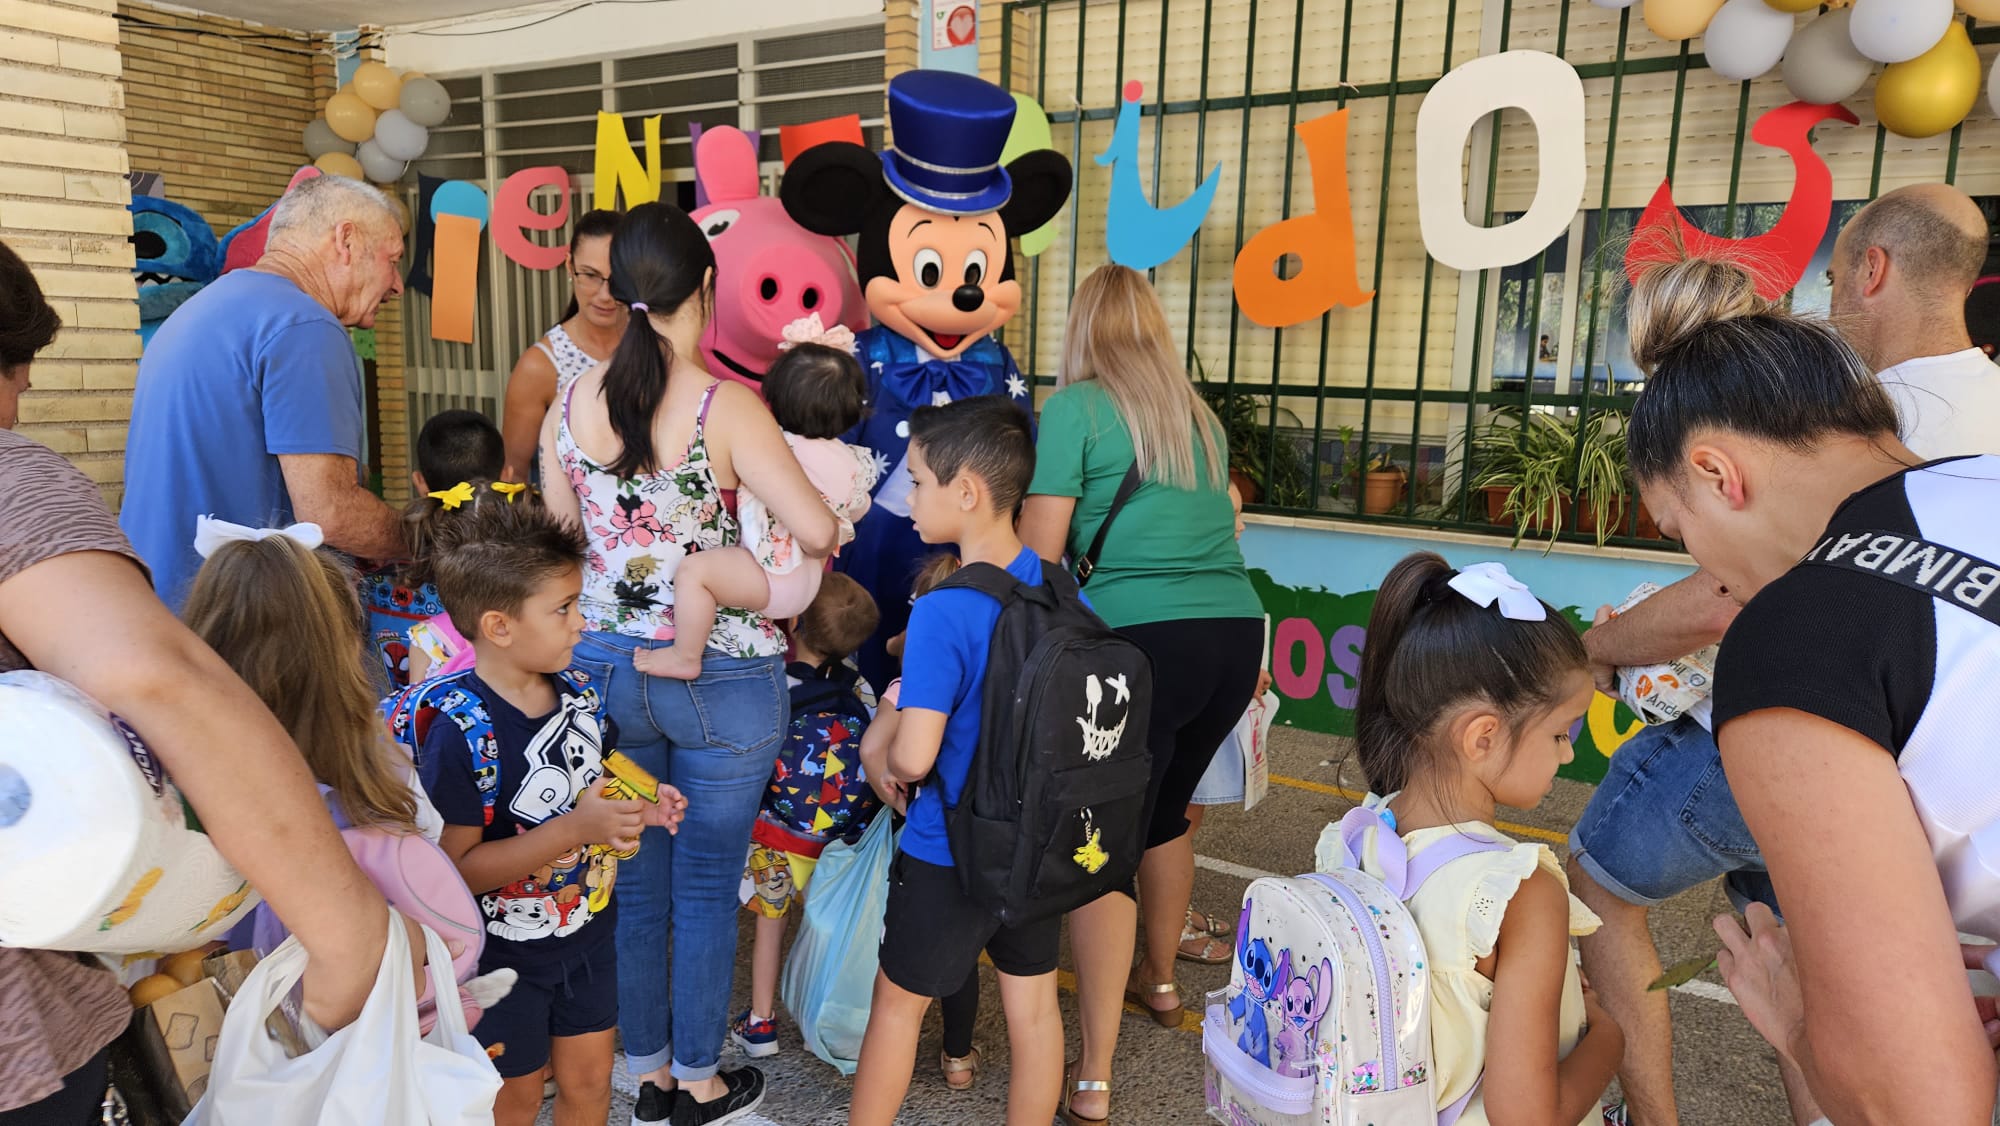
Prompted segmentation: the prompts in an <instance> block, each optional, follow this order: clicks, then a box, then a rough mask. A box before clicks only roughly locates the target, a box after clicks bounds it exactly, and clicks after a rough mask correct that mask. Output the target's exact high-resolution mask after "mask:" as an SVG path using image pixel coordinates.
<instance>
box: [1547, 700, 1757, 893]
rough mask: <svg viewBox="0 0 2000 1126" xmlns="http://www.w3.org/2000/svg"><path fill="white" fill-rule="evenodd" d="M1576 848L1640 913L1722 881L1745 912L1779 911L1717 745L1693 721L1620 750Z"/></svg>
mask: <svg viewBox="0 0 2000 1126" xmlns="http://www.w3.org/2000/svg"><path fill="white" fill-rule="evenodd" d="M1569 848H1570V855H1571V856H1572V857H1574V858H1575V859H1576V861H1577V863H1579V864H1581V865H1582V866H1583V869H1584V871H1586V872H1588V873H1589V874H1590V877H1591V879H1593V880H1596V881H1597V883H1598V885H1599V886H1600V887H1602V888H1604V889H1605V890H1606V891H1608V892H1610V893H1612V894H1613V895H1616V896H1617V897H1618V898H1620V899H1623V900H1625V901H1626V902H1627V903H1632V904H1636V905H1638V906H1641V907H1653V906H1657V905H1659V904H1660V903H1663V902H1665V901H1666V900H1668V899H1671V898H1673V897H1674V896H1676V895H1679V894H1680V893H1681V892H1684V891H1686V890H1688V889H1689V888H1692V887H1698V886H1700V885H1701V884H1704V883H1707V882H1708V881H1709V880H1712V879H1715V878H1716V877H1717V876H1724V877H1727V888H1728V892H1729V898H1730V901H1731V902H1732V903H1734V904H1736V906H1737V907H1738V908H1742V907H1744V906H1747V905H1748V904H1749V903H1751V902H1752V901H1755V902H1761V903H1763V904H1765V905H1766V906H1768V907H1770V908H1771V909H1772V910H1773V911H1775V910H1777V907H1778V902H1777V897H1776V896H1775V895H1774V894H1773V893H1772V890H1771V878H1770V876H1769V875H1768V874H1767V873H1766V872H1765V871H1764V857H1763V854H1762V853H1760V852H1758V851H1757V842H1756V841H1755V840H1753V839H1751V836H1750V829H1749V827H1748V826H1746V825H1744V824H1743V814H1742V813H1741V812H1739V811H1738V810H1737V808H1736V798H1735V796H1734V795H1733V794H1731V793H1730V792H1729V782H1728V780H1727V779H1726V778H1724V777H1723V774H1722V753H1721V751H1719V750H1718V749H1717V748H1716V745H1715V737H1714V736H1712V735H1710V734H1709V733H1708V732H1707V731H1706V730H1704V729H1703V728H1702V726H1701V725H1700V724H1699V723H1696V722H1695V721H1694V720H1692V719H1687V718H1682V719H1678V720H1675V721H1674V722H1672V723H1669V724H1662V725H1659V726H1655V727H1647V728H1645V729H1644V730H1642V731H1640V732H1639V734H1637V735H1635V736H1633V737H1632V739H1631V740H1630V741H1629V742H1627V743H1626V744H1625V745H1624V746H1621V747H1619V748H1618V750H1617V752H1616V753H1615V754H1613V755H1612V756H1611V766H1610V768H1609V769H1608V770H1606V772H1605V774H1604V781H1602V782H1600V783H1598V784H1597V791H1596V793H1594V794H1592V795H1591V798H1590V805H1589V806H1587V807H1585V809H1584V811H1583V816H1582V817H1580V818H1578V819H1577V823H1576V828H1575V829H1574V830H1572V831H1571V832H1570V835H1569Z"/></svg>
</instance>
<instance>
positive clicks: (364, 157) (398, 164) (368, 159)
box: [354, 137, 408, 184]
mask: <svg viewBox="0 0 2000 1126" xmlns="http://www.w3.org/2000/svg"><path fill="white" fill-rule="evenodd" d="M354 159H356V160H358V161H360V162H361V170H362V171H363V172H366V173H367V174H368V178H369V179H370V180H372V181H374V182H375V183H378V184H393V183H395V182H396V181H398V180H400V179H402V178H403V169H405V168H407V167H408V163H407V162H406V161H401V160H397V159H396V158H395V157H393V156H390V155H389V154H387V153H385V152H383V151H382V146H380V145H378V144H376V143H375V139H374V138H373V137H370V138H369V139H367V140H365V141H363V142H361V144H360V145H358V146H356V147H355V149H354Z"/></svg>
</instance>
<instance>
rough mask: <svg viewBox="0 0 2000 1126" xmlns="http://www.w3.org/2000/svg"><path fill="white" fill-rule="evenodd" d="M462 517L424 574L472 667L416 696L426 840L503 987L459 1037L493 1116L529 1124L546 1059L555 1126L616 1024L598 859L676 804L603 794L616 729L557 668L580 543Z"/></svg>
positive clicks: (595, 1096) (597, 1100)
mask: <svg viewBox="0 0 2000 1126" xmlns="http://www.w3.org/2000/svg"><path fill="white" fill-rule="evenodd" d="M464 518H465V519H466V520H467V521H469V522H470V523H469V524H468V526H467V527H465V528H463V529H462V530H461V531H462V534H454V536H453V537H452V542H451V543H450V545H449V546H447V547H445V548H444V549H442V550H440V551H439V552H437V553H436V555H435V556H433V558H432V569H433V574H434V575H435V576H436V581H437V586H438V594H439V596H440V597H441V598H442V599H443V601H444V605H445V609H446V610H447V611H448V612H449V613H450V614H451V615H452V619H453V621H455V622H463V623H464V624H465V625H464V632H465V633H466V635H467V636H468V637H469V638H470V639H471V641H472V645H473V647H474V649H475V650H477V652H478V654H479V660H478V664H477V666H476V669H472V670H467V671H465V672H461V673H455V674H452V675H451V676H448V677H444V678H440V679H439V680H437V681H435V682H433V683H432V685H430V686H428V687H427V688H426V689H425V690H424V698H423V707H422V709H421V710H420V711H419V712H418V714H417V715H416V717H415V719H414V721H413V722H414V725H415V727H416V732H417V734H416V736H415V738H416V742H417V745H418V747H419V753H418V770H419V773H420V774H421V776H422V778H423V783H424V788H425V789H426V790H427V791H428V792H429V793H430V796H431V801H432V802H433V803H434V804H435V805H436V806H437V810H438V813H439V815H440V816H441V817H442V818H443V820H444V833H443V835H442V837H441V838H440V839H439V841H438V845H439V847H441V848H443V849H444V851H445V853H446V855H448V856H450V857H451V858H452V860H453V861H454V862H456V863H457V865H458V871H459V874H460V875H461V876H463V877H464V878H465V883H466V886H467V887H469V888H470V889H471V890H472V892H473V894H474V895H475V896H477V897H478V899H479V906H480V910H481V913H482V914H484V916H485V918H486V945H485V950H484V952H483V953H482V954H481V955H480V959H479V968H480V972H481V973H490V972H492V971H493V970H496V969H501V968H508V969H512V970H514V971H516V972H517V973H518V974H519V975H520V976H519V979H518V980H517V981H516V983H515V985H514V989H513V992H511V993H509V994H508V995H507V997H506V999H505V1000H503V1001H501V1002H500V1003H499V1004H497V1005H495V1006H494V1007H493V1008H491V1009H488V1010H487V1011H486V1014H485V1016H484V1017H482V1018H481V1020H480V1022H479V1027H478V1029H477V1030H476V1035H477V1036H478V1038H479V1042H480V1043H481V1044H484V1045H485V1046H486V1049H487V1053H488V1054H489V1055H491V1056H492V1057H493V1062H494V1065H495V1067H497V1068H498V1069H499V1072H500V1075H501V1078H502V1079H503V1080H504V1082H503V1083H502V1085H501V1088H500V1094H499V1097H498V1099H497V1100H496V1101H495V1104H494V1109H493V1114H494V1121H495V1123H497V1124H498V1126H529V1124H531V1123H533V1122H534V1120H535V1116H536V1115H537V1113H539V1111H540V1110H541V1105H542V1076H543V1069H544V1067H547V1066H549V1065H551V1064H553V1067H554V1071H555V1081H556V1088H557V1092H556V1120H557V1121H558V1122H583V1121H591V1122H602V1121H603V1120H604V1119H605V1118H606V1117H607V1116H608V1115H609V1114H610V1110H611V1063H612V1039H613V1037H614V1036H615V1031H614V1030H615V1029H616V1028H617V1025H618V960H617V957H616V952H615V950H614V949H613V934H614V931H615V929H616V928H615V926H614V914H613V913H614V908H615V904H614V902H613V900H612V894H611V893H612V886H613V884H614V883H615V881H616V879H617V874H618V861H617V858H616V856H614V855H612V853H611V850H613V849H616V850H619V851H626V850H630V849H634V848H637V847H638V845H639V833H640V830H641V829H643V828H644V827H645V826H647V825H649V824H657V825H662V826H664V827H666V828H667V829H668V830H669V831H672V830H674V829H675V828H677V827H678V825H679V822H680V817H681V814H682V812H683V811H684V810H685V809H686V806H687V802H686V800H685V799H683V798H682V797H681V795H680V792H679V791H678V790H676V789H674V788H673V787H672V786H667V785H661V786H660V787H659V788H658V791H657V793H656V797H657V799H658V800H657V802H656V803H648V802H646V801H641V800H637V799H634V800H629V801H619V800H613V799H611V798H608V797H606V796H605V793H604V790H605V785H604V781H603V780H604V774H605V759H606V758H607V757H608V756H609V755H611V753H612V749H613V744H614V743H615V742H616V739H617V729H616V727H615V726H613V725H612V723H611V722H610V720H609V719H608V718H606V717H603V716H602V701H601V699H600V697H599V695H598V692H597V689H595V688H594V687H592V686H591V684H590V680H589V678H588V677H586V676H584V675H583V674H582V673H580V672H577V671H575V670H573V669H571V668H570V667H569V662H570V654H571V651H572V650H573V649H574V648H575V646H576V642H577V638H578V637H580V636H581V635H582V633H583V616H582V615H581V614H579V613H578V612H577V609H576V599H577V595H578V594H579V593H580V592H581V590H582V586H583V563H584V558H585V551H586V544H585V542H584V539H583V535H582V533H581V532H579V531H578V530H577V529H575V528H573V527H571V526H570V525H568V524H565V523H563V522H562V520H561V519H560V518H558V517H557V516H555V515H553V514H552V513H550V512H549V511H548V510H547V509H546V508H543V507H542V506H540V505H528V504H489V505H482V506H480V507H479V508H477V509H475V510H473V511H471V512H468V513H466V514H465V516H464ZM482 720H483V721H484V722H480V721H482Z"/></svg>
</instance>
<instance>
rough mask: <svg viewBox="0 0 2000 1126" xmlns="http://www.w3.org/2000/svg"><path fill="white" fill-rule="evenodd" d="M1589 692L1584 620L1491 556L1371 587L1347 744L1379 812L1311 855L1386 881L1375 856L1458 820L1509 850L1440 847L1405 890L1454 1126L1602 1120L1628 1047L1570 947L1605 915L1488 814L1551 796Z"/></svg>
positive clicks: (1438, 833)
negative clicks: (1603, 1100) (1426, 968)
mask: <svg viewBox="0 0 2000 1126" xmlns="http://www.w3.org/2000/svg"><path fill="white" fill-rule="evenodd" d="M1591 691H1592V689H1591V680H1590V673H1589V669H1588V666H1587V663H1586V660H1585V656H1584V650H1583V643H1582V641H1581V639H1580V638H1579V637H1578V636H1577V633H1576V631H1575V630H1574V629H1572V628H1571V626H1570V625H1569V623H1568V622H1567V621H1565V620H1564V619H1563V618H1562V616H1561V615H1559V614H1557V613H1556V612H1555V611H1554V610H1551V609H1549V607H1548V606H1547V605H1546V604H1544V603H1543V602H1542V601H1541V600H1540V599H1539V598H1536V597H1535V595H1534V593H1533V592H1532V591H1530V590H1528V588H1527V587H1525V586H1522V585H1521V584H1520V583H1518V582H1516V581H1514V579H1513V578H1512V577H1511V576H1509V575H1508V574H1507V572H1506V569H1505V568H1503V567H1501V566H1500V565H1499V564H1497V563H1480V564H1473V565H1471V566H1469V567H1467V568H1465V569H1464V570H1462V571H1461V570H1454V569H1453V568H1452V567H1451V565H1450V564H1448V563H1446V562H1445V561H1444V560H1443V559H1442V558H1440V557H1439V556H1437V555H1434V554H1431V553H1429V552H1420V553H1417V554H1413V555H1410V556H1409V557H1407V558H1405V559H1404V560H1403V561H1402V562H1400V563H1398V564H1397V565H1396V566H1395V568H1394V569H1393V570H1391V571H1390V572H1389V576H1388V578H1387V579H1385V580H1383V583H1382V586H1381V589H1380V590H1379V591H1378V592H1377V594H1376V597H1375V608H1374V612H1373V613H1372V615H1371V616H1370V618H1369V622H1368V645H1367V647H1366V648H1365V649H1364V650H1363V655H1362V665H1361V686H1360V699H1359V700H1358V701H1357V705H1358V707H1357V711H1356V727H1357V730H1356V741H1357V744H1358V750H1357V757H1358V759H1359V762H1360V765H1361V768H1362V770H1363V771H1364V773H1366V775H1367V777H1368V783H1369V788H1370V790H1371V791H1373V792H1372V793H1371V794H1370V795H1369V797H1368V800H1367V801H1366V802H1365V803H1364V807H1365V808H1368V809H1372V810H1375V811H1376V812H1377V813H1378V820H1379V824H1376V825H1373V826H1371V827H1370V828H1369V829H1368V831H1367V833H1366V834H1365V836H1364V838H1363V841H1362V844H1361V847H1360V848H1359V849H1358V850H1356V852H1358V855H1357V854H1356V853H1355V852H1350V851H1349V850H1348V849H1347V848H1345V847H1344V845H1343V843H1342V839H1341V837H1340V834H1339V833H1338V831H1337V826H1330V827H1329V828H1328V832H1327V835H1325V836H1323V837H1322V838H1321V841H1320V848H1319V852H1320V855H1319V858H1318V859H1319V866H1320V867H1321V868H1322V869H1323V870H1324V869H1327V868H1330V867H1332V866H1334V865H1337V864H1339V863H1340V862H1341V861H1342V860H1343V859H1345V860H1346V861H1347V862H1349V863H1356V864H1358V866H1359V867H1360V868H1361V869H1362V870H1363V871H1366V872H1368V873H1369V874H1370V875H1374V876H1377V877H1378V878H1379V877H1382V876H1384V875H1385V866H1384V859H1385V857H1386V858H1387V859H1388V861H1389V862H1390V863H1391V864H1394V863H1395V860H1396V857H1397V855H1398V854H1400V855H1401V856H1402V857H1403V858H1404V859H1405V860H1406V861H1407V860H1414V859H1415V858H1416V857H1417V856H1418V855H1420V854H1421V853H1422V852H1423V851H1424V849H1426V848H1428V847H1431V846H1433V845H1435V844H1437V843H1438V842H1440V841H1443V840H1447V839H1449V838H1451V837H1452V836H1454V835H1455V834H1461V833H1463V834H1470V835H1473V836H1477V837H1482V838H1485V839H1488V840H1491V841H1494V842H1498V843H1500V844H1503V845H1507V846H1510V847H1507V848H1504V849H1496V850H1492V851H1481V852H1474V853H1471V854H1469V855H1466V856H1462V857H1460V858H1458V859H1456V860H1453V861H1450V862H1449V863H1447V864H1446V865H1445V866H1444V867H1442V868H1440V869H1438V870H1437V873H1436V875H1435V876H1434V877H1432V878H1431V879H1429V880H1428V881H1426V882H1424V883H1423V884H1422V886H1421V887H1420V888H1419V890H1418V891H1417V892H1416V894H1415V895H1414V896H1412V897H1411V898H1410V900H1409V901H1408V906H1409V909H1410V914H1411V915H1412V917H1414V919H1415V920H1416V923H1417V929H1418V930H1419V931H1420V932H1421V933H1422V935H1423V939H1424V946H1425V950H1426V952H1427V954H1428V957H1429V962H1430V974H1431V979H1430V980H1431V987H1432V990H1433V994H1432V1000H1431V1067H1432V1079H1433V1081H1434V1082H1433V1088H1434V1089H1435V1091H1436V1092H1437V1105H1438V1108H1439V1109H1440V1110H1448V1109H1451V1108H1454V1107H1456V1106H1457V1105H1458V1104H1460V1103H1461V1102H1462V1103H1463V1104H1464V1106H1463V1111H1462V1113H1460V1115H1459V1116H1458V1119H1457V1126H1489V1124H1490V1126H1550V1124H1552V1123H1553V1124H1556V1126H1569V1124H1572V1123H1574V1124H1578V1126H1583V1124H1590V1123H1595V1122H1597V1121H1598V1116H1599V1113H1600V1112H1599V1109H1598V1099H1599V1097H1600V1096H1601V1095H1603V1093H1604V1089H1605V1087H1606V1086H1607V1085H1609V1083H1610V1081H1611V1077H1612V1075H1613V1073H1614V1072H1615V1071H1616V1070H1617V1067H1618V1061H1619V1057H1620V1055H1621V1054H1622V1053H1623V1051H1624V1037H1623V1036H1622V1035H1621V1034H1620V1032H1619V1030H1618V1026H1617V1025H1616V1024H1615V1023H1613V1022H1612V1020H1611V1018H1610V1017H1609V1016H1607V1015H1606V1014H1605V1012H1604V1010H1603V1009H1601V1008H1599V1007H1598V1005H1597V1002H1596V999H1595V997H1594V996H1593V995H1592V994H1591V993H1590V991H1589V990H1588V989H1585V988H1584V987H1583V984H1582V981H1581V979H1580V977H1579V975H1578V973H1577V965H1576V957H1575V954H1574V953H1573V952H1572V951H1571V949H1570V936H1572V935H1576V934H1588V933H1590V932H1591V931H1593V930H1595V929H1597V926H1598V920H1597V917H1596V916H1594V915H1592V914H1591V913H1590V911H1589V909H1588V908H1586V907H1584V906H1583V904H1581V903H1579V902H1578V901H1577V900H1576V899H1575V898H1573V897H1572V896H1570V894H1569V888H1568V883H1567V881H1566V880H1565V879H1564V876H1563V870H1562V865H1561V864H1560V863H1558V862H1557V860H1556V858H1555V855H1554V854H1553V853H1551V852H1550V851H1549V850H1548V848H1546V847H1545V846H1543V845H1539V844H1519V843H1516V842H1514V841H1512V840H1510V839H1509V838H1508V837H1506V836H1505V835H1504V834H1502V833H1501V832H1500V831H1499V830H1498V829H1496V828H1494V827H1493V821H1494V808H1495V806H1496V805H1511V806H1515V807H1517V808H1524V809H1525V808H1530V807H1533V806H1535V805H1536V804H1538V803H1540V801H1541V800H1542V798H1543V797H1545V796H1547V794H1548V792H1549V788H1550V786H1551V785H1552V784H1553V782H1554V780H1555V773H1556V768H1557V767H1558V766H1560V765H1561V764H1563V763H1566V762H1568V761H1569V760H1570V759H1571V758H1572V757H1573V752H1572V750H1571V748H1570V742H1569V740H1570V731H1571V730H1572V728H1573V727H1574V725H1575V723H1576V721H1577V720H1578V719H1580V718H1582V716H1583V714H1584V709H1585V708H1586V707H1587V706H1588V704H1589V702H1590V696H1591ZM1379 795H1386V796H1379ZM1395 867H1397V868H1398V869H1399V870H1400V869H1401V867H1402V865H1401V864H1395Z"/></svg>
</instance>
